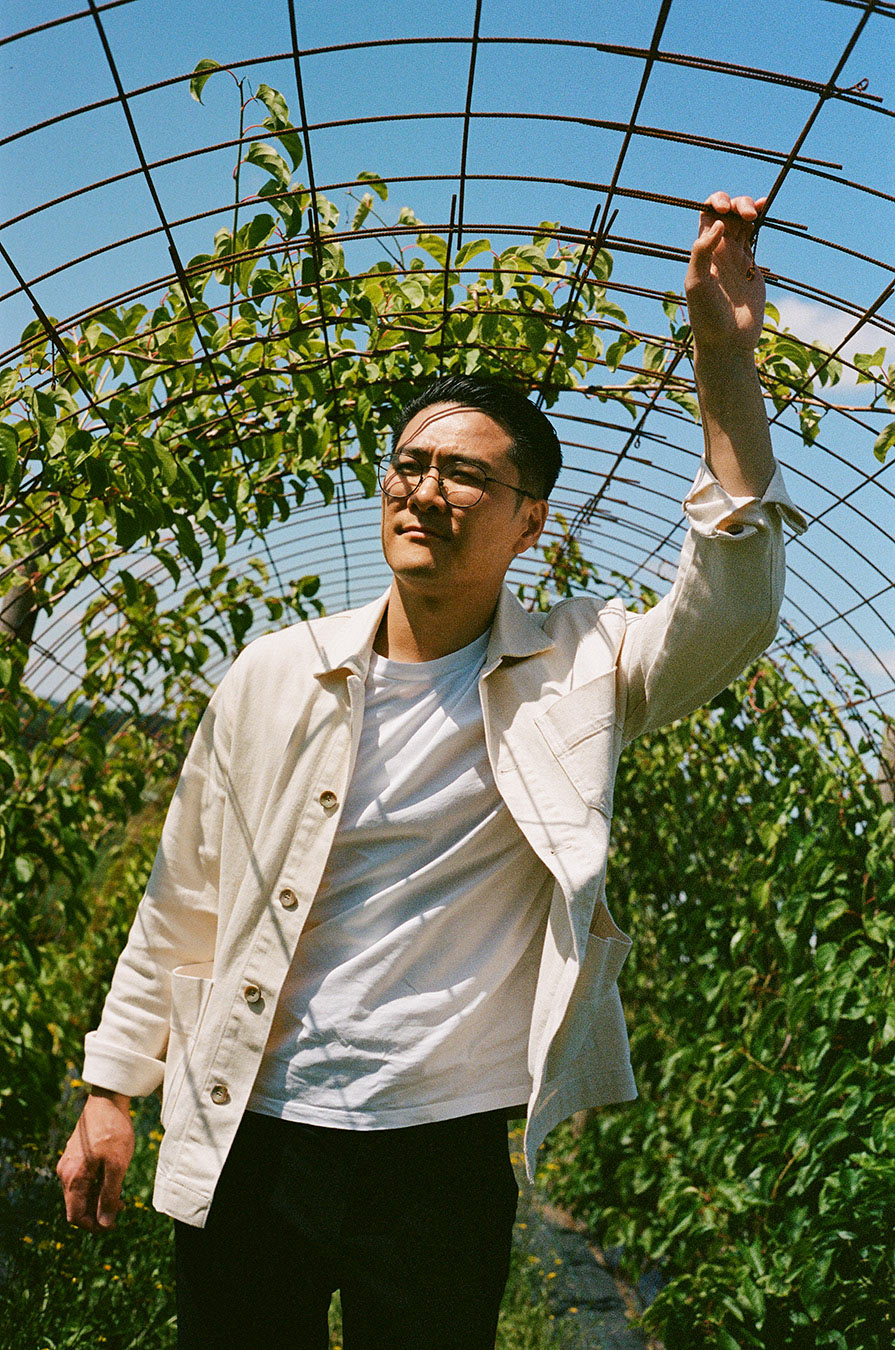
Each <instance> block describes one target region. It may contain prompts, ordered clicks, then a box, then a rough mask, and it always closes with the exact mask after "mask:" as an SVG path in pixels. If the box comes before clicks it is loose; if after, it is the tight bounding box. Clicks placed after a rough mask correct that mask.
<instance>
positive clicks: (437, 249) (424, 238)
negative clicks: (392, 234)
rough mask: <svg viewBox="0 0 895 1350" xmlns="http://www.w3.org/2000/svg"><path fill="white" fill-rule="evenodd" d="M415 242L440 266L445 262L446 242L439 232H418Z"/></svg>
mask: <svg viewBox="0 0 895 1350" xmlns="http://www.w3.org/2000/svg"><path fill="white" fill-rule="evenodd" d="M416 242H417V244H418V245H419V247H420V248H421V249H423V250H424V251H425V252H426V253H428V255H429V257H430V258H434V259H435V261H436V262H437V263H438V265H439V266H440V267H444V265H445V263H446V262H447V243H446V242H445V240H444V239H442V237H441V235H440V234H419V235H417V238H416Z"/></svg>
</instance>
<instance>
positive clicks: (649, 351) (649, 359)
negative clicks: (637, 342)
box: [643, 342, 665, 370]
mask: <svg viewBox="0 0 895 1350" xmlns="http://www.w3.org/2000/svg"><path fill="white" fill-rule="evenodd" d="M643 365H644V368H645V369H646V370H663V369H664V367H665V348H664V347H657V346H656V345H655V343H652V342H644V344H643Z"/></svg>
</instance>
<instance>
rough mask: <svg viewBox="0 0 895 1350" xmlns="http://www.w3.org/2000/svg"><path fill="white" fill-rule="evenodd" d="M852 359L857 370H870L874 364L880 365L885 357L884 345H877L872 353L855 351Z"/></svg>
mask: <svg viewBox="0 0 895 1350" xmlns="http://www.w3.org/2000/svg"><path fill="white" fill-rule="evenodd" d="M853 359H854V363H855V365H856V366H857V367H858V370H871V369H872V368H873V367H874V366H882V364H883V362H884V361H885V359H886V349H885V347H879V348H878V349H877V350H876V351H875V352H873V353H872V355H871V354H869V353H863V352H856V353H855V356H854V358H853Z"/></svg>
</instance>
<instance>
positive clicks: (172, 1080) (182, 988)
mask: <svg viewBox="0 0 895 1350" xmlns="http://www.w3.org/2000/svg"><path fill="white" fill-rule="evenodd" d="M211 970H212V965H211V962H210V961H202V962H200V963H199V964H197V965H192V966H178V967H177V968H176V970H173V971H172V972H171V1024H170V1028H169V1031H168V1050H167V1053H166V1055H165V1080H164V1083H163V1084H162V1116H161V1118H162V1125H167V1123H168V1121H169V1120H170V1118H171V1112H172V1110H173V1109H174V1105H175V1103H176V1101H177V1098H178V1096H179V1095H180V1090H181V1088H182V1087H183V1084H184V1081H185V1079H186V1074H187V1071H188V1069H189V1062H190V1057H191V1055H192V1053H193V1049H194V1047H195V1044H196V1040H197V1038H198V1035H199V1030H200V1028H201V1026H202V1018H203V1017H204V1015H205V1009H206V1008H207V1006H208V1000H209V997H210V995H211V990H212V988H213V986H214V980H213V979H212V978H211Z"/></svg>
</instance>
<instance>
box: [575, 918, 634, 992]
mask: <svg viewBox="0 0 895 1350" xmlns="http://www.w3.org/2000/svg"><path fill="white" fill-rule="evenodd" d="M631 946H632V943H631V939H630V938H629V937H628V935H627V933H623V932H622V930H621V929H620V928H619V927H618V925H617V924H616V923H615V920H614V919H613V918H612V915H611V914H610V913H609V910H608V909H607V908H606V906H605V905H604V904H603V902H602V901H601V900H598V901H597V905H596V908H595V910H594V916H593V918H592V919H591V922H590V928H589V930H588V934H587V948H586V949H585V953H584V960H583V962H582V964H581V973H580V975H579V976H578V979H579V981H580V983H581V990H582V994H583V996H584V997H585V998H586V999H587V1000H588V1002H589V1003H590V1004H591V1006H595V1005H596V1004H598V1003H602V1001H603V999H604V998H605V997H606V995H607V994H608V993H609V992H610V990H612V989H613V988H614V986H615V983H616V981H617V979H618V977H619V973H620V971H621V968H622V966H623V965H624V964H625V960H626V958H627V955H628V952H629V951H630V950H631Z"/></svg>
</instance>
